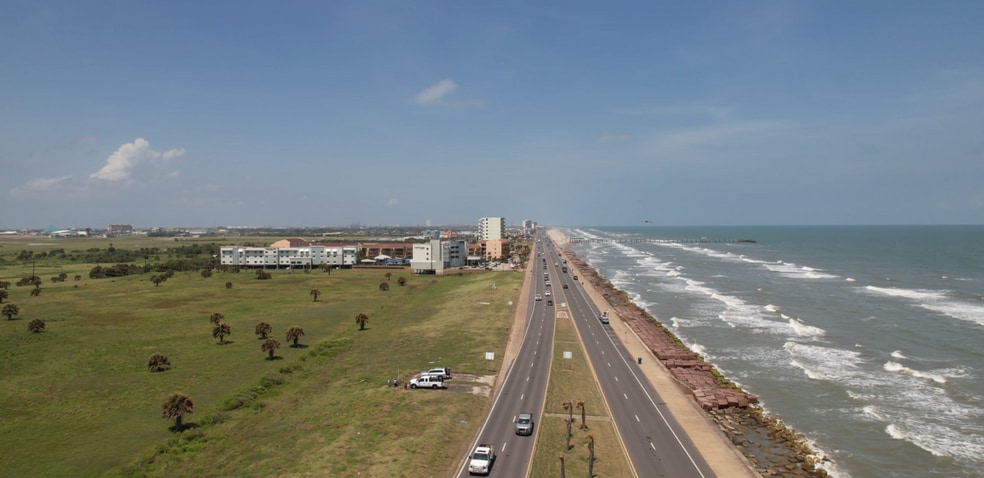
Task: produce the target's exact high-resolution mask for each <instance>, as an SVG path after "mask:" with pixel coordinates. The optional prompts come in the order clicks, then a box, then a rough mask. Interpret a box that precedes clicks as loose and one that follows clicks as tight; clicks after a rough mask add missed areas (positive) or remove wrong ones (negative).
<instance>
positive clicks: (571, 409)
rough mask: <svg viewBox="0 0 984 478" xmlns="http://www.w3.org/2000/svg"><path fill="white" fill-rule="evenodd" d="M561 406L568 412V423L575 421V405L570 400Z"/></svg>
mask: <svg viewBox="0 0 984 478" xmlns="http://www.w3.org/2000/svg"><path fill="white" fill-rule="evenodd" d="M560 406H562V407H564V410H567V421H569V422H572V421H574V404H573V403H571V401H570V400H564V402H563V403H561V404H560Z"/></svg>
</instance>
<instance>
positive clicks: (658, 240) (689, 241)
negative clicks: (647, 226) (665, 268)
mask: <svg viewBox="0 0 984 478" xmlns="http://www.w3.org/2000/svg"><path fill="white" fill-rule="evenodd" d="M582 242H589V243H590V242H598V243H601V242H614V243H620V244H632V243H643V242H648V243H655V244H703V243H708V244H711V243H716V244H733V243H750V244H754V243H756V242H758V241H756V240H754V239H726V238H715V237H699V238H654V237H628V238H620V239H590V238H586V237H578V236H567V243H568V244H578V243H582Z"/></svg>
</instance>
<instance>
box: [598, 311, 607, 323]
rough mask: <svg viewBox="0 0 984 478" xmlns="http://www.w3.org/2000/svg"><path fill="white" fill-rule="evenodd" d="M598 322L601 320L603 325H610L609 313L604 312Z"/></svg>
mask: <svg viewBox="0 0 984 478" xmlns="http://www.w3.org/2000/svg"><path fill="white" fill-rule="evenodd" d="M598 320H600V321H601V323H603V324H607V323H608V311H607V310H606V311H604V312H602V313H601V315H600V316H599V317H598Z"/></svg>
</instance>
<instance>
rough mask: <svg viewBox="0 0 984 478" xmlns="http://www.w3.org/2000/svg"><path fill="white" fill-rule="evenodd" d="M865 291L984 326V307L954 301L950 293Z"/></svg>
mask: <svg viewBox="0 0 984 478" xmlns="http://www.w3.org/2000/svg"><path fill="white" fill-rule="evenodd" d="M863 290H864V291H867V292H874V293H877V294H882V295H887V296H890V297H899V298H902V299H906V300H908V301H910V302H914V303H915V304H914V305H915V306H918V307H922V308H924V309H926V310H931V311H933V312H938V313H940V314H943V315H946V316H949V317H953V318H955V319H960V320H964V321H967V322H973V323H975V324H977V325H982V326H984V305H982V304H979V303H971V302H967V301H962V300H956V299H952V298H950V296H949V291H940V290H927V289H903V288H895V287H876V286H873V285H869V286H866V287H864V289H863Z"/></svg>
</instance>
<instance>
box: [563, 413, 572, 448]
mask: <svg viewBox="0 0 984 478" xmlns="http://www.w3.org/2000/svg"><path fill="white" fill-rule="evenodd" d="M573 423H574V422H572V421H571V420H567V435H566V438H567V442H566V445H564V449H565V450H570V449H571V425H572V424H573Z"/></svg>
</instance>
